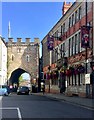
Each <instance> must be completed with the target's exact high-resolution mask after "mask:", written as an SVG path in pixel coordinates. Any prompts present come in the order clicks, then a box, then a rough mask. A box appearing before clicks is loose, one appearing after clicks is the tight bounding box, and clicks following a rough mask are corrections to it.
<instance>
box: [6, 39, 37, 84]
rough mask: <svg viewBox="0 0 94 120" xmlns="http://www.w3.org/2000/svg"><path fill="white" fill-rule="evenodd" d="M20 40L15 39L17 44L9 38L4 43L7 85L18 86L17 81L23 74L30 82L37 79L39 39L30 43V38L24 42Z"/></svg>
mask: <svg viewBox="0 0 94 120" xmlns="http://www.w3.org/2000/svg"><path fill="white" fill-rule="evenodd" d="M21 40H22V39H21V38H17V42H13V38H9V41H8V42H7V43H6V45H7V69H8V72H7V77H8V84H13V83H17V84H19V81H18V79H19V77H20V75H21V74H23V73H25V72H26V73H28V74H29V75H30V76H31V80H33V79H36V80H37V79H38V77H39V39H38V38H35V39H34V42H30V38H26V41H25V42H22V41H21Z"/></svg>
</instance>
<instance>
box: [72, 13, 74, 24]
mask: <svg viewBox="0 0 94 120" xmlns="http://www.w3.org/2000/svg"><path fill="white" fill-rule="evenodd" d="M73 25H74V14H72V26H73Z"/></svg>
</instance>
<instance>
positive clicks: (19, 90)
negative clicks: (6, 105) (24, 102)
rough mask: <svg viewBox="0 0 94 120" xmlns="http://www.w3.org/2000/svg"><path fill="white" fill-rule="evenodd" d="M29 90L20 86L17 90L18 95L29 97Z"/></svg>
mask: <svg viewBox="0 0 94 120" xmlns="http://www.w3.org/2000/svg"><path fill="white" fill-rule="evenodd" d="M29 91H30V90H29V88H28V87H27V86H19V87H18V89H17V95H20V94H26V95H29Z"/></svg>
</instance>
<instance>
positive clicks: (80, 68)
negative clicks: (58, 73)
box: [78, 65, 85, 73]
mask: <svg viewBox="0 0 94 120" xmlns="http://www.w3.org/2000/svg"><path fill="white" fill-rule="evenodd" d="M78 71H79V73H84V72H85V67H84V66H82V65H80V66H79V67H78Z"/></svg>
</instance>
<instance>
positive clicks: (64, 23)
mask: <svg viewBox="0 0 94 120" xmlns="http://www.w3.org/2000/svg"><path fill="white" fill-rule="evenodd" d="M62 32H63V33H65V23H64V24H63V31H62Z"/></svg>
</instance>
